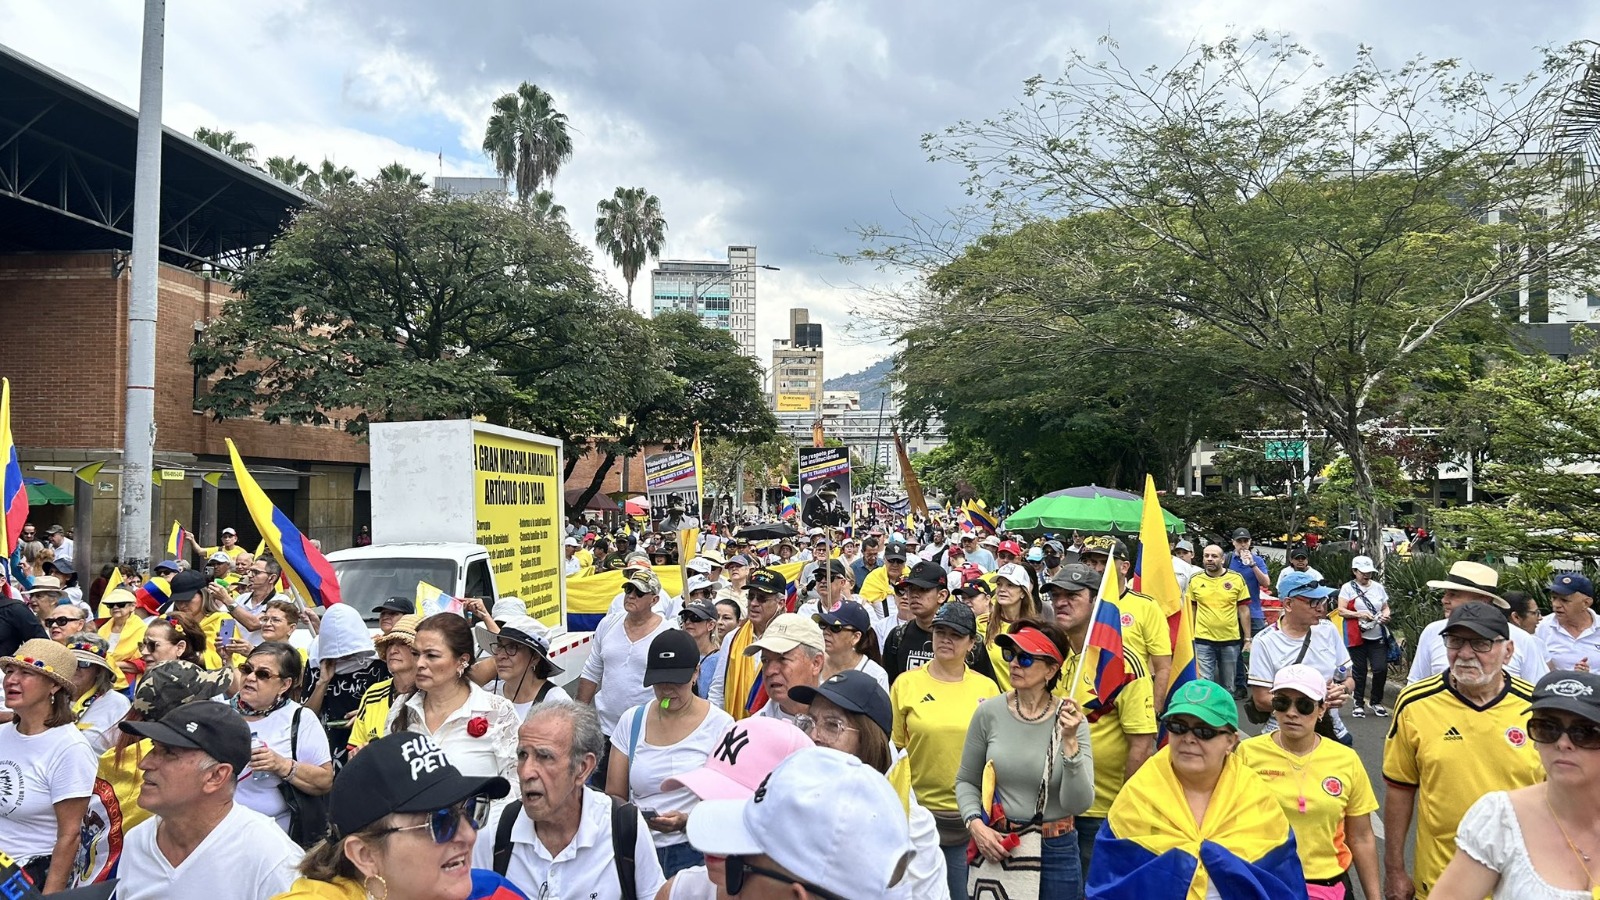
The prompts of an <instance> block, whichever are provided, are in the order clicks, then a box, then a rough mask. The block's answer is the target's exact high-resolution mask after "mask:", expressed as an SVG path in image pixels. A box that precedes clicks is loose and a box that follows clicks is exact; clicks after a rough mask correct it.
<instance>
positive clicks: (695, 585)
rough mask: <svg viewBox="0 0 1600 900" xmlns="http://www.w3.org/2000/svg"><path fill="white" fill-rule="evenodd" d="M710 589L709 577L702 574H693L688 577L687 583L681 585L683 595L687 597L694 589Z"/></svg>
mask: <svg viewBox="0 0 1600 900" xmlns="http://www.w3.org/2000/svg"><path fill="white" fill-rule="evenodd" d="M710 589H711V579H709V578H707V577H705V576H704V575H694V576H692V577H690V579H689V583H688V584H685V585H684V586H683V595H684V596H685V597H687V596H689V595H690V594H692V593H694V592H695V591H705V590H710Z"/></svg>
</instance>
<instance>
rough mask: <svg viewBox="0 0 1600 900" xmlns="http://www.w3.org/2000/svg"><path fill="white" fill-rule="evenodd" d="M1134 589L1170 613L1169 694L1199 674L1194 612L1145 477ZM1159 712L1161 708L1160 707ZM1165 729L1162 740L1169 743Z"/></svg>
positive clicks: (1152, 486)
mask: <svg viewBox="0 0 1600 900" xmlns="http://www.w3.org/2000/svg"><path fill="white" fill-rule="evenodd" d="M1132 586H1133V589H1134V590H1136V591H1138V592H1139V593H1141V594H1144V595H1145V596H1147V597H1150V598H1153V599H1154V600H1155V601H1156V603H1157V604H1159V605H1160V606H1161V611H1162V613H1164V614H1165V615H1166V617H1167V629H1168V630H1169V631H1170V632H1171V633H1172V682H1171V683H1170V684H1168V685H1167V696H1168V697H1170V696H1172V693H1173V692H1174V691H1176V690H1177V689H1178V688H1180V687H1183V686H1184V685H1186V684H1188V683H1189V682H1191V681H1194V680H1195V679H1197V678H1199V677H1200V670H1199V668H1198V666H1197V664H1196V663H1195V659H1194V612H1193V611H1192V610H1190V608H1189V604H1187V603H1185V602H1183V596H1182V595H1181V594H1179V593H1178V576H1177V575H1176V574H1175V573H1174V572H1173V571H1172V545H1171V544H1169V543H1168V542H1167V527H1166V523H1165V521H1164V520H1163V518H1162V515H1161V504H1160V503H1159V502H1158V501H1157V499H1156V482H1155V479H1154V478H1151V477H1150V476H1149V475H1146V476H1145V477H1144V511H1143V514H1142V515H1141V516H1140V517H1139V561H1138V562H1137V563H1135V564H1134V568H1133V582H1132ZM1157 712H1160V711H1159V710H1157ZM1166 739H1167V737H1166V729H1165V728H1163V729H1162V731H1161V743H1163V744H1165V743H1166Z"/></svg>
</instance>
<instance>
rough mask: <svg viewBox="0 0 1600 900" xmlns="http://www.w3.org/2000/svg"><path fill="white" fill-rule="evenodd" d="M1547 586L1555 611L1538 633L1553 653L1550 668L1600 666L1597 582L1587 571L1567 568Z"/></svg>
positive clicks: (1599, 621) (1542, 624)
mask: <svg viewBox="0 0 1600 900" xmlns="http://www.w3.org/2000/svg"><path fill="white" fill-rule="evenodd" d="M1545 590H1546V591H1548V592H1549V594H1550V610H1551V612H1553V613H1554V615H1552V616H1551V617H1550V618H1548V619H1546V620H1544V621H1543V622H1541V623H1540V625H1539V629H1538V630H1537V631H1536V632H1535V634H1536V635H1537V636H1538V638H1539V640H1540V641H1541V642H1542V643H1543V645H1544V648H1545V650H1546V651H1547V653H1548V654H1549V663H1550V668H1552V669H1561V670H1567V671H1575V672H1587V671H1589V669H1590V667H1591V666H1600V615H1596V614H1595V612H1594V609H1593V607H1594V584H1593V583H1592V582H1591V581H1589V579H1588V578H1586V577H1585V576H1583V575H1576V574H1571V573H1565V572H1563V573H1562V574H1560V575H1557V576H1556V577H1555V578H1553V579H1551V581H1550V585H1549V587H1547V588H1545ZM1522 677H1523V678H1528V676H1527V675H1523V676H1522ZM1530 680H1532V679H1530Z"/></svg>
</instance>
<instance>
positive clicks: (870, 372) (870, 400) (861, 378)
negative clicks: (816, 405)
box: [822, 356, 894, 409]
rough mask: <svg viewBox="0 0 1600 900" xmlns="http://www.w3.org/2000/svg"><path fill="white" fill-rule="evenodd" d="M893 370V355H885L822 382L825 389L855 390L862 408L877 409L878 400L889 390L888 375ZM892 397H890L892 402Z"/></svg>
mask: <svg viewBox="0 0 1600 900" xmlns="http://www.w3.org/2000/svg"><path fill="white" fill-rule="evenodd" d="M893 371H894V357H892V356H886V357H884V358H883V359H882V360H879V361H878V362H876V363H873V364H872V365H871V366H868V367H867V368H866V369H864V370H862V371H860V372H856V373H854V374H851V375H840V376H839V377H838V378H829V379H828V380H827V381H824V382H823V383H822V389H823V390H825V391H857V392H859V393H860V394H861V408H862V409H877V408H878V401H879V399H880V398H882V397H883V396H884V395H885V394H887V393H888V392H889V376H890V375H891V374H892V373H893ZM893 399H894V398H892V397H891V398H890V402H893Z"/></svg>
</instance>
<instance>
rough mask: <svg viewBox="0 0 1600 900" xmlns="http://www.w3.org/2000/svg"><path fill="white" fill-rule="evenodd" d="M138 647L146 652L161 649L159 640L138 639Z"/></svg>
mask: <svg viewBox="0 0 1600 900" xmlns="http://www.w3.org/2000/svg"><path fill="white" fill-rule="evenodd" d="M139 649H140V650H144V651H146V652H148V653H154V652H156V651H157V650H160V649H161V642H159V641H140V642H139Z"/></svg>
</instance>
